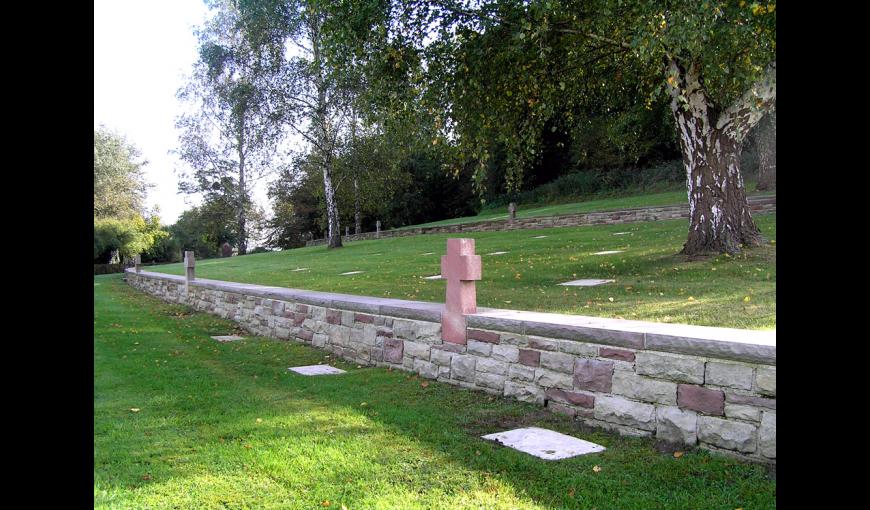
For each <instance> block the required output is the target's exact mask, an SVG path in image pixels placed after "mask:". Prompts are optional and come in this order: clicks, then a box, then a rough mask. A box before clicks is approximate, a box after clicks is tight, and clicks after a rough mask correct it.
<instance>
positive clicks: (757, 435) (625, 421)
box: [127, 271, 776, 463]
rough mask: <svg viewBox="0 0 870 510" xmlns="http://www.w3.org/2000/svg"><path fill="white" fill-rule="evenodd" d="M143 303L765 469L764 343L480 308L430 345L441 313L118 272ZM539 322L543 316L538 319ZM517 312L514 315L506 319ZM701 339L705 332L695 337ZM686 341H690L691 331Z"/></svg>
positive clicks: (750, 337) (771, 395)
mask: <svg viewBox="0 0 870 510" xmlns="http://www.w3.org/2000/svg"><path fill="white" fill-rule="evenodd" d="M127 281H128V282H129V283H130V284H131V285H133V286H134V287H136V288H137V289H140V290H142V291H144V292H147V293H148V294H151V295H154V296H157V297H159V298H161V299H164V300H166V301H170V302H175V303H183V304H187V305H189V306H192V307H193V308H195V309H197V310H201V311H204V312H208V313H212V314H215V315H218V316H221V317H224V318H227V319H231V320H234V321H236V322H238V323H239V324H240V325H242V326H243V327H244V328H245V329H247V330H248V331H250V332H251V333H253V334H256V335H263V336H268V337H274V338H279V339H288V340H295V341H298V342H303V343H306V344H309V345H312V346H314V347H317V348H320V349H324V350H327V351H329V352H332V353H334V354H335V355H337V356H340V357H341V358H344V359H346V360H349V361H352V362H354V363H357V364H361V365H368V366H378V367H392V368H395V369H400V370H406V371H409V372H414V373H417V374H420V375H421V376H422V377H425V378H429V379H434V380H438V381H441V382H445V383H448V384H453V385H456V386H460V387H463V388H469V389H474V390H479V391H484V392H487V393H491V394H493V395H499V396H504V397H512V398H515V399H518V400H521V401H525V402H531V403H535V404H538V405H542V406H545V407H547V408H548V409H550V410H552V411H554V412H558V413H563V414H567V415H569V416H572V417H574V419H576V420H579V421H581V422H584V423H586V424H588V425H592V426H597V427H603V428H605V429H609V430H612V431H615V432H618V433H620V434H625V435H632V436H644V437H655V438H658V439H661V440H666V441H668V442H672V443H677V444H682V445H686V446H700V447H701V448H705V449H709V450H715V451H719V452H723V453H727V454H730V455H736V456H739V457H742V458H745V459H751V460H755V461H763V462H770V463H775V462H776V347H775V334H774V339H773V345H772V346H771V345H770V342H765V341H758V340H757V339H758V338H768V337H769V336H770V335H769V334H767V336H765V334H763V332H755V331H745V332H744V336H742V337H740V338H737V339H736V340H732V339H730V338H727V337H728V335H731V334H733V333H731V332H735V331H736V332H738V333H739V332H740V331H742V330H725V329H723V328H702V327H697V326H678V327H676V328H675V326H677V325H662V324H655V323H643V322H639V321H616V320H608V319H597V318H583V319H589V320H590V321H588V322H586V323H584V324H586V325H576V324H578V318H577V317H576V316H562V315H556V314H540V313H534V314H532V313H529V312H514V311H507V310H490V311H483V312H481V313H478V314H474V315H469V316H468V317H467V320H468V330H467V337H468V339H467V344H466V345H458V344H452V343H444V342H442V340H441V324H440V322H439V317H440V310H441V308H442V307H441V305H439V304H437V303H421V302H412V301H402V300H395V299H384V298H367V297H361V296H347V295H341V294H330V293H322V292H311V291H299V290H294V289H278V288H275V287H262V286H257V285H247V284H238V283H232V282H219V281H215V280H195V281H194V282H193V283H192V284H191V286H190V287H189V291H188V292H187V293H186V292H185V286H184V278H183V277H180V276H172V275H164V274H159V273H149V272H141V273H138V274H137V273H135V272H133V271H128V272H127ZM550 316H552V317H550ZM516 317H520V318H516ZM707 330H709V331H711V333H706V331H707ZM697 332H702V333H703V334H701V333H697Z"/></svg>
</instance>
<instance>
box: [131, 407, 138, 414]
mask: <svg viewBox="0 0 870 510" xmlns="http://www.w3.org/2000/svg"><path fill="white" fill-rule="evenodd" d="M130 412H133V413H138V412H139V408H138V407H131V408H130Z"/></svg>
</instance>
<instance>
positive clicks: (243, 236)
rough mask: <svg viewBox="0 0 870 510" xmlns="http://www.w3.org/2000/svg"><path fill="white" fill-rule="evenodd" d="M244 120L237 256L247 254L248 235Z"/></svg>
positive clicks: (237, 208)
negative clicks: (246, 228)
mask: <svg viewBox="0 0 870 510" xmlns="http://www.w3.org/2000/svg"><path fill="white" fill-rule="evenodd" d="M244 135H245V118H244V116H242V119H241V122H240V127H239V143H238V150H239V196H238V197H237V201H238V202H237V204H236V214H237V215H238V219H239V255H244V254H246V253H247V252H248V235H247V232H246V231H245V227H246V225H245V223H246V221H245V220H246V218H245V197H246V196H247V190H246V189H245V146H244Z"/></svg>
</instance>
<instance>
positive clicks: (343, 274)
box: [341, 271, 365, 276]
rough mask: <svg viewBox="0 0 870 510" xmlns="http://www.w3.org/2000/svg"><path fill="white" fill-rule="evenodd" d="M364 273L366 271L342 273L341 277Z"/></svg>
mask: <svg viewBox="0 0 870 510" xmlns="http://www.w3.org/2000/svg"><path fill="white" fill-rule="evenodd" d="M364 272H365V271H348V272H346V273H341V276H345V275H349V274H360V273H364Z"/></svg>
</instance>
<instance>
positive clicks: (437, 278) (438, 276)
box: [423, 274, 441, 280]
mask: <svg viewBox="0 0 870 510" xmlns="http://www.w3.org/2000/svg"><path fill="white" fill-rule="evenodd" d="M423 279H424V280H440V279H441V275H440V274H436V275H432V276H424V277H423Z"/></svg>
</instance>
